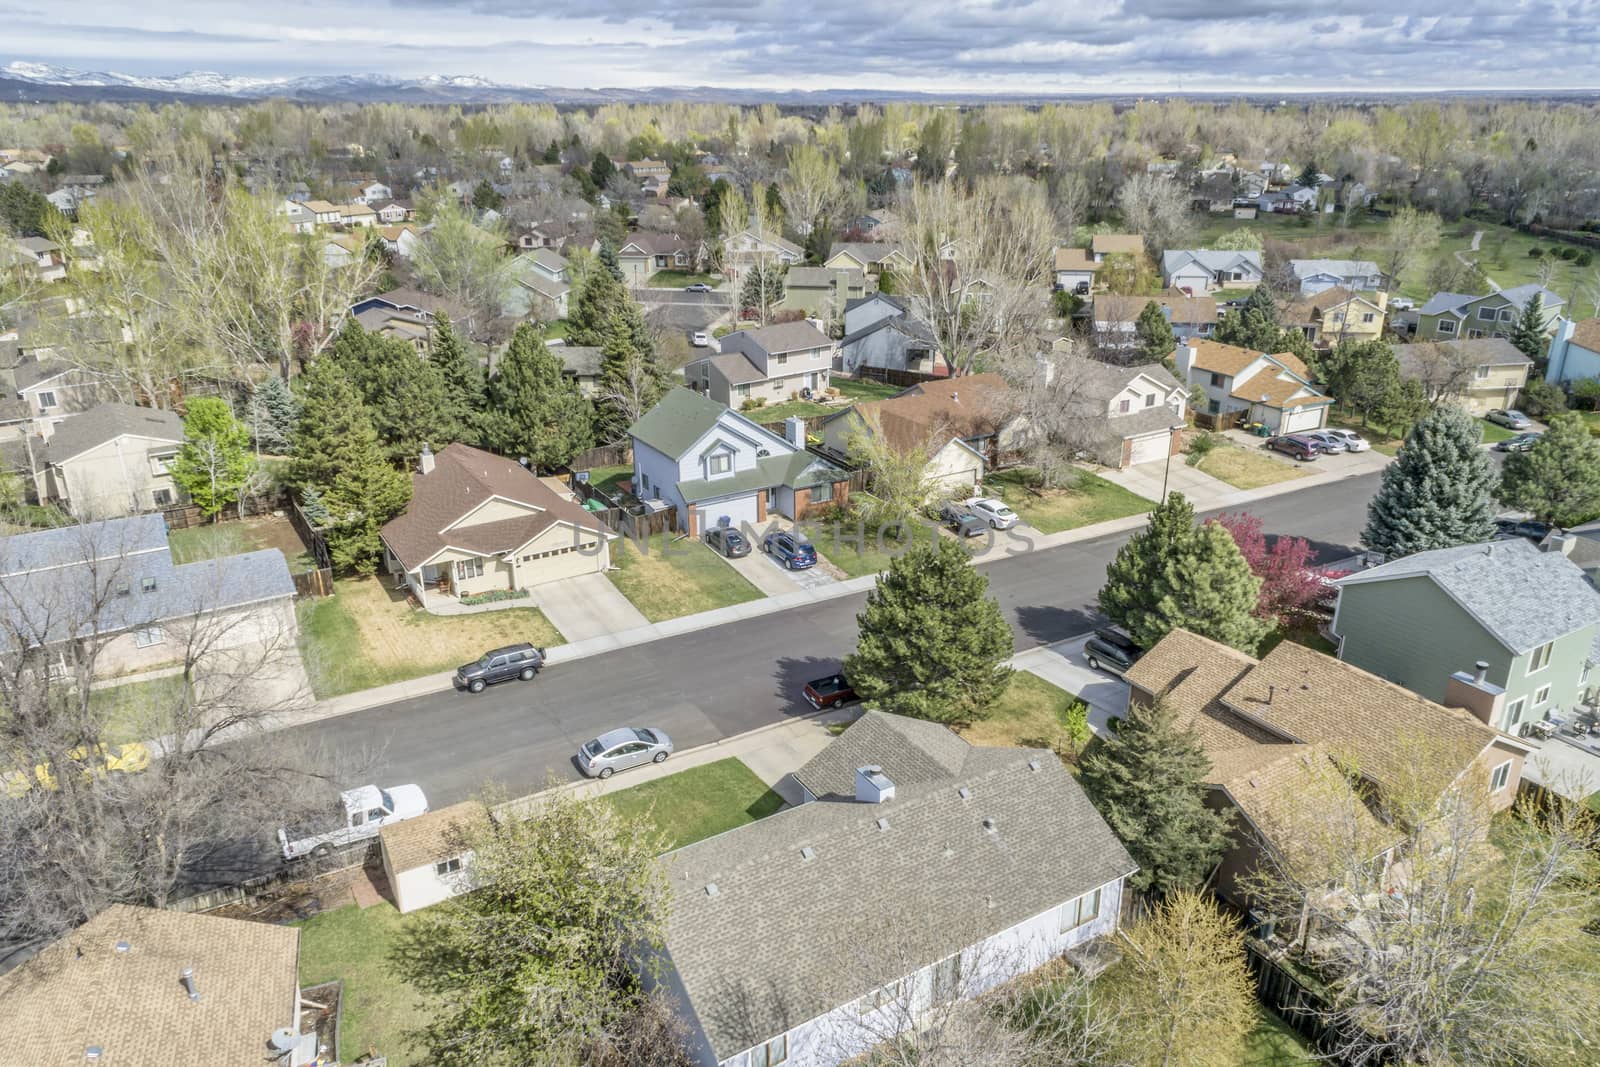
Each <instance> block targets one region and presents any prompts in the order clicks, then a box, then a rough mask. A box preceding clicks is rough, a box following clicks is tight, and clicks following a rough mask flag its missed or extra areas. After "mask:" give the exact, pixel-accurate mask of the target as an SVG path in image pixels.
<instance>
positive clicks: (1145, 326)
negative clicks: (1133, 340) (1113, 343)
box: [1133, 300, 1178, 363]
mask: <svg viewBox="0 0 1600 1067" xmlns="http://www.w3.org/2000/svg"><path fill="white" fill-rule="evenodd" d="M1133 332H1134V334H1135V335H1136V336H1137V337H1138V340H1139V357H1140V359H1141V360H1143V361H1144V362H1145V363H1160V362H1162V361H1164V360H1168V359H1171V358H1172V353H1173V352H1174V351H1176V350H1177V347H1178V338H1177V335H1176V334H1174V333H1173V332H1172V323H1170V322H1168V321H1167V317H1166V316H1165V315H1163V314H1162V313H1161V305H1160V304H1158V303H1156V302H1155V301H1154V300H1152V301H1150V302H1149V303H1148V304H1146V305H1145V306H1144V310H1143V311H1141V312H1139V319H1138V321H1137V322H1135V323H1134V324H1133Z"/></svg>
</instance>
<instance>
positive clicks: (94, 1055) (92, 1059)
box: [83, 1045, 102, 1063]
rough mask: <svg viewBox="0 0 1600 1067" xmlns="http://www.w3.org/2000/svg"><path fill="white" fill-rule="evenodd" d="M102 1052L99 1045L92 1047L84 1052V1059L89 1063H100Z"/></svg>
mask: <svg viewBox="0 0 1600 1067" xmlns="http://www.w3.org/2000/svg"><path fill="white" fill-rule="evenodd" d="M101 1052H102V1050H101V1048H100V1046H99V1045H90V1046H89V1047H88V1048H86V1049H84V1050H83V1058H84V1060H86V1061H87V1062H89V1063H99V1062H100V1055H101Z"/></svg>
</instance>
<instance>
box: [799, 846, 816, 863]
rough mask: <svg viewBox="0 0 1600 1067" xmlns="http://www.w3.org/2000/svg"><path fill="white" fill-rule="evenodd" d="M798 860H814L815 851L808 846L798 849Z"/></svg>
mask: <svg viewBox="0 0 1600 1067" xmlns="http://www.w3.org/2000/svg"><path fill="white" fill-rule="evenodd" d="M800 858H801V859H803V860H810V859H816V858H817V850H816V849H814V848H812V847H811V846H810V845H805V846H803V847H802V848H801V849H800Z"/></svg>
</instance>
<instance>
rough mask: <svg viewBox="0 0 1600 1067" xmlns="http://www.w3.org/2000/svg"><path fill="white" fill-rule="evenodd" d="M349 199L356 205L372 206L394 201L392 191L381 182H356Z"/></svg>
mask: <svg viewBox="0 0 1600 1067" xmlns="http://www.w3.org/2000/svg"><path fill="white" fill-rule="evenodd" d="M350 199H351V200H353V201H355V202H356V203H358V204H366V205H368V206H373V205H377V204H381V203H383V202H384V201H387V200H393V199H394V190H393V189H391V188H389V187H388V186H387V185H385V184H383V183H382V182H356V183H355V187H354V189H353V190H352V192H351V195H350Z"/></svg>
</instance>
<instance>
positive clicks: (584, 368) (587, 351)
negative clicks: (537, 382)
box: [550, 345, 601, 378]
mask: <svg viewBox="0 0 1600 1067" xmlns="http://www.w3.org/2000/svg"><path fill="white" fill-rule="evenodd" d="M550 350H551V351H552V352H554V353H555V354H556V355H558V356H560V357H561V369H562V370H563V371H565V372H566V373H568V374H572V375H576V376H577V377H579V378H598V377H599V376H600V365H601V350H600V349H599V348H598V347H596V346H594V345H552V346H551V348H550Z"/></svg>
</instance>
